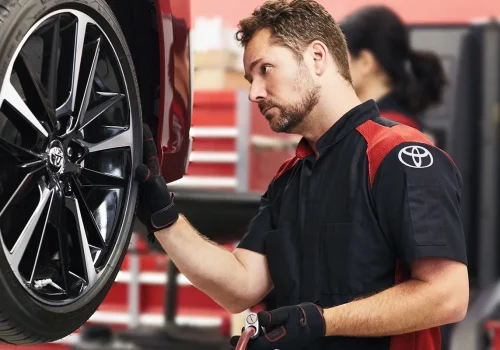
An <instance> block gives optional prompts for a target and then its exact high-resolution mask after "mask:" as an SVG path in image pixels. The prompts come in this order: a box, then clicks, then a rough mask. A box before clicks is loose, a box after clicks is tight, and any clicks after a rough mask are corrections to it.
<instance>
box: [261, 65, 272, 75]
mask: <svg viewBox="0 0 500 350" xmlns="http://www.w3.org/2000/svg"><path fill="white" fill-rule="evenodd" d="M269 68H271V66H269V65H266V64H264V65H262V66H261V67H260V70H261V71H262V74H266V73H267V72H268V71H269Z"/></svg>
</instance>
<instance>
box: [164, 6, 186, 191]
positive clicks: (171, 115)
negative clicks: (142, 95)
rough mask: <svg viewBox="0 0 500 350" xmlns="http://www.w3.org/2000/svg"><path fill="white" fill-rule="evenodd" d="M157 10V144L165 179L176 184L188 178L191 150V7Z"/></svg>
mask: <svg viewBox="0 0 500 350" xmlns="http://www.w3.org/2000/svg"><path fill="white" fill-rule="evenodd" d="M156 7H157V16H158V32H159V40H160V62H161V67H160V103H159V106H158V108H159V110H158V115H159V125H158V135H157V140H158V142H157V145H158V155H159V157H160V165H161V169H162V173H163V176H164V177H165V180H166V181H167V182H172V181H175V180H178V179H180V178H181V177H183V176H184V174H185V172H186V168H187V164H188V162H189V153H190V150H191V140H190V136H189V130H190V127H191V113H192V105H193V103H192V96H193V95H192V69H191V66H192V58H191V57H192V56H191V48H190V42H189V33H190V29H191V8H190V2H189V1H186V0H156Z"/></svg>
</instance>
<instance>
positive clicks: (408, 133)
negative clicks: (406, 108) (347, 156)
mask: <svg viewBox="0 0 500 350" xmlns="http://www.w3.org/2000/svg"><path fill="white" fill-rule="evenodd" d="M356 129H357V130H358V131H359V132H360V133H361V135H363V137H364V138H365V140H366V142H367V143H368V148H367V149H366V153H367V156H368V164H369V175H370V185H373V180H374V179H375V174H376V173H377V169H378V167H379V166H380V163H382V161H383V160H384V158H385V156H386V155H387V154H388V153H389V152H390V151H391V150H392V149H393V148H394V147H396V146H398V145H400V144H402V143H403V142H412V141H413V142H421V143H426V144H428V145H432V141H431V140H429V139H428V138H427V137H426V136H425V135H424V134H422V133H421V132H420V131H418V130H417V129H415V128H412V127H409V126H406V125H402V124H399V125H395V126H393V127H387V126H383V125H380V124H377V123H375V122H374V121H372V120H368V121H366V122H364V123H363V124H361V125H360V126H358V127H357V128H356Z"/></svg>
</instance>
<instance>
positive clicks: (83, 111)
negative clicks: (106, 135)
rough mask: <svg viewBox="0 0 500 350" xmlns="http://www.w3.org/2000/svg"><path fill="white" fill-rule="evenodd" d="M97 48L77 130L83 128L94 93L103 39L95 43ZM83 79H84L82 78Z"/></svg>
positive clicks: (91, 64) (84, 93) (76, 124)
mask: <svg viewBox="0 0 500 350" xmlns="http://www.w3.org/2000/svg"><path fill="white" fill-rule="evenodd" d="M95 45H96V48H95V51H94V55H93V59H92V62H91V63H90V73H89V77H88V78H87V83H86V85H85V90H84V92H83V98H82V103H81V107H80V111H79V112H78V117H77V120H76V123H75V128H77V127H80V126H82V125H83V124H82V123H83V120H84V119H85V117H86V114H87V108H88V106H89V99H90V95H91V93H92V83H93V82H94V76H95V70H96V67H97V61H98V58H99V52H100V50H101V39H100V38H99V39H97V40H96V42H95ZM82 79H83V78H82Z"/></svg>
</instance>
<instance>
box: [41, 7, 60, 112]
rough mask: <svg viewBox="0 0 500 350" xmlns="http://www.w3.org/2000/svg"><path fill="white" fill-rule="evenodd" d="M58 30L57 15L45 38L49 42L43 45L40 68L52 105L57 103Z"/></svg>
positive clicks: (58, 21) (58, 20)
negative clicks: (49, 35) (50, 31)
mask: <svg viewBox="0 0 500 350" xmlns="http://www.w3.org/2000/svg"><path fill="white" fill-rule="evenodd" d="M60 30H61V18H60V17H57V20H56V21H55V23H54V28H53V30H52V33H51V34H52V35H51V37H50V38H49V40H47V41H48V42H49V44H48V45H47V46H46V47H45V46H44V50H45V49H47V51H46V52H44V59H43V69H42V81H43V83H44V85H45V86H46V87H47V96H48V99H49V101H50V102H51V104H52V106H54V107H55V106H56V105H57V67H58V66H59V55H58V50H59V47H60V43H61V39H60ZM47 58H48V59H47Z"/></svg>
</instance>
